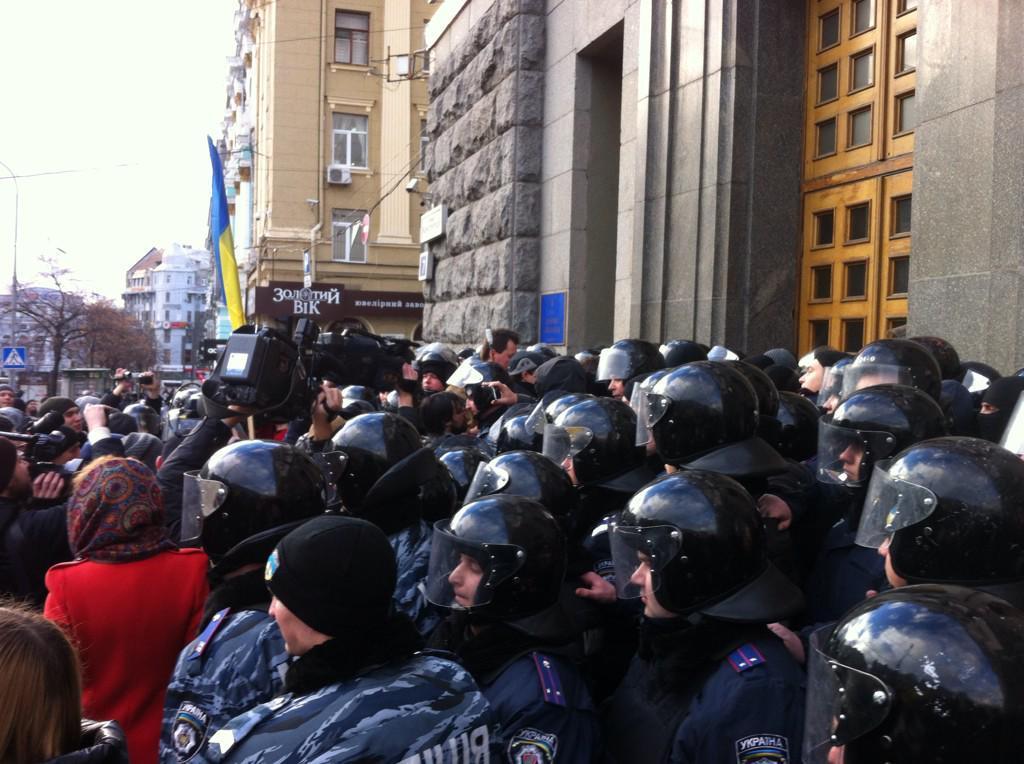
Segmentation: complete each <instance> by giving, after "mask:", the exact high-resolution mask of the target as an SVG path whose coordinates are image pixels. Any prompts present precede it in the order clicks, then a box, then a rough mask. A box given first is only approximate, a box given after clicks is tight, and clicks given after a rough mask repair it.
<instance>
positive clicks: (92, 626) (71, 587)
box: [44, 457, 207, 762]
mask: <svg viewBox="0 0 1024 764" xmlns="http://www.w3.org/2000/svg"><path fill="white" fill-rule="evenodd" d="M68 540H69V541H70V544H71V551H72V552H73V553H74V554H75V557H76V559H75V560H74V561H73V562H68V563H62V564H60V565H55V566H54V567H52V568H50V571H49V572H48V573H47V574H46V587H47V589H48V590H49V596H47V598H46V606H45V608H44V613H45V615H46V616H47V617H48V618H50V619H52V620H53V621H56V622H57V623H60V624H62V625H63V626H65V628H66V629H67V631H68V633H69V635H70V636H71V638H72V640H73V641H74V642H75V644H76V645H77V646H78V649H79V651H80V654H81V658H82V707H83V711H84V714H85V715H86V716H88V717H90V718H93V719H116V720H117V721H118V722H120V724H121V726H122V727H123V728H124V730H125V733H126V735H127V738H128V752H129V756H130V758H131V761H132V762H155V761H156V760H157V743H158V739H159V735H160V721H161V714H162V711H163V702H164V693H165V691H166V689H167V683H168V681H169V679H170V676H171V671H172V670H173V668H174V663H175V661H176V660H177V657H178V653H179V652H180V651H181V649H182V648H183V647H184V646H185V645H187V644H188V643H189V642H190V641H191V640H192V639H193V638H194V637H195V634H196V631H197V630H198V626H199V621H200V617H201V616H202V612H203V601H204V600H205V599H206V594H207V583H206V569H207V559H206V555H205V554H203V553H202V552H201V551H200V550H198V549H178V548H177V546H176V545H175V544H174V543H173V542H172V541H171V540H170V539H169V538H168V536H167V531H166V528H165V526H164V511H163V500H162V497H161V495H160V487H159V486H158V485H157V482H156V478H155V477H154V475H153V473H152V472H151V471H150V470H149V468H148V467H146V466H145V465H144V464H142V462H139V461H136V460H135V459H123V458H119V457H106V458H103V459H99V460H97V461H96V462H94V463H93V464H91V465H89V467H87V468H86V470H85V471H84V472H83V473H82V474H81V475H80V476H79V477H78V478H77V479H76V482H75V488H74V491H73V494H72V497H71V500H70V501H69V502H68Z"/></svg>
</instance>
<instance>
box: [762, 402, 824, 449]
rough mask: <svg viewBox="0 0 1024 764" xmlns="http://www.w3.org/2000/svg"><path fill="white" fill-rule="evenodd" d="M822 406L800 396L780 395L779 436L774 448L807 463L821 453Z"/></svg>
mask: <svg viewBox="0 0 1024 764" xmlns="http://www.w3.org/2000/svg"><path fill="white" fill-rule="evenodd" d="M820 415H821V412H820V411H818V407H817V406H815V405H814V404H813V403H811V402H810V401H809V400H807V398H805V397H804V396H802V395H800V394H799V393H791V392H788V391H782V392H780V393H779V413H778V420H779V433H778V440H776V441H775V442H774V443H772V445H773V446H774V447H775V449H776V450H777V451H778V452H779V453H780V454H782V455H783V456H784V457H786V458H787V459H793V460H795V461H798V462H802V461H806V460H807V459H810V458H811V457H812V456H814V455H815V454H816V453H818V417H819V416H820Z"/></svg>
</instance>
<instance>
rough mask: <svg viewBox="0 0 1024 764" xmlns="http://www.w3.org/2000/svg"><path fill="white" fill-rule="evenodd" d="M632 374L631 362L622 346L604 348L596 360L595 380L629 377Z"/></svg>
mask: <svg viewBox="0 0 1024 764" xmlns="http://www.w3.org/2000/svg"><path fill="white" fill-rule="evenodd" d="M632 376H633V363H632V361H631V360H630V358H629V353H627V352H626V351H625V350H623V349H622V348H605V349H604V350H602V351H601V356H600V357H599V358H598V360H597V381H598V382H608V381H610V380H613V379H629V378H630V377H632Z"/></svg>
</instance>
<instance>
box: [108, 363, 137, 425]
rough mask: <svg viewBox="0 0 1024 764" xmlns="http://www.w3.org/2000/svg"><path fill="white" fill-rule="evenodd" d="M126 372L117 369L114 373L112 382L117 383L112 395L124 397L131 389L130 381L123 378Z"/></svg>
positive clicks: (125, 370)
mask: <svg viewBox="0 0 1024 764" xmlns="http://www.w3.org/2000/svg"><path fill="white" fill-rule="evenodd" d="M127 371H128V370H127V369H118V370H117V371H116V372H114V380H115V381H116V382H117V384H116V385H114V395H124V394H125V393H126V392H128V391H129V390H131V389H132V381H131V380H130V379H127V378H125V376H124V375H125V372H127ZM104 424H106V423H104Z"/></svg>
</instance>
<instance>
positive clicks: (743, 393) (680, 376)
mask: <svg viewBox="0 0 1024 764" xmlns="http://www.w3.org/2000/svg"><path fill="white" fill-rule="evenodd" d="M647 409H648V410H647V422H648V426H649V427H650V430H651V434H652V436H653V437H654V443H655V446H656V447H657V450H658V455H659V456H660V457H661V459H662V460H663V461H664V462H666V463H667V464H682V463H685V462H687V461H689V460H691V459H692V458H694V457H696V456H698V455H700V454H703V453H706V452H709V451H711V450H713V449H715V448H719V447H721V446H725V445H728V444H731V443H737V442H739V441H742V440H746V439H748V438H752V437H754V435H755V434H756V432H757V396H756V394H755V393H754V388H753V387H751V385H750V383H749V382H748V381H747V378H746V377H745V376H744V375H743V374H742V373H740V372H739V371H737V370H736V369H734V368H733V367H732V366H731V365H730V364H728V363H725V362H721V361H695V362H693V363H688V364H684V365H683V366H680V367H678V368H677V369H673V370H672V371H670V372H669V373H668V374H666V375H665V376H664V377H662V378H661V379H659V380H658V382H657V383H656V384H655V385H654V389H653V390H652V391H651V392H649V393H648V394H647Z"/></svg>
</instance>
